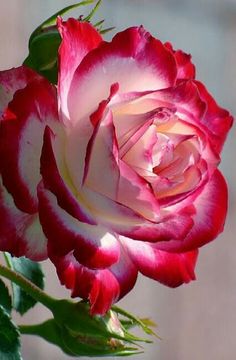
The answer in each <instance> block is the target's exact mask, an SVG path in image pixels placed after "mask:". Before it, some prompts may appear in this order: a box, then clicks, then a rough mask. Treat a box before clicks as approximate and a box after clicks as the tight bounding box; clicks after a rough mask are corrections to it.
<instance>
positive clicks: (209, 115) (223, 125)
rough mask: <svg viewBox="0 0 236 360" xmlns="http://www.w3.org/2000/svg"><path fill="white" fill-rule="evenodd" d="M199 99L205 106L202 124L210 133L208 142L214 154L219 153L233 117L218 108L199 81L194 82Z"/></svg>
mask: <svg viewBox="0 0 236 360" xmlns="http://www.w3.org/2000/svg"><path fill="white" fill-rule="evenodd" d="M195 84H196V85H197V88H198V91H199V92H200V96H201V98H202V99H203V100H204V101H205V102H206V104H207V111H206V114H205V116H204V117H203V119H202V123H203V124H204V125H205V126H206V128H207V129H208V132H210V135H209V141H210V143H211V144H212V145H213V148H214V149H215V151H216V152H220V151H221V149H222V146H223V144H224V142H225V139H226V136H227V133H228V131H229V129H230V128H231V126H232V123H233V117H232V116H231V115H230V114H229V112H228V111H227V110H225V109H222V108H221V107H219V106H218V104H217V103H216V101H215V100H214V99H213V97H212V96H211V95H210V94H209V92H208V91H207V89H206V88H205V86H204V85H203V84H202V83H201V82H200V81H195Z"/></svg>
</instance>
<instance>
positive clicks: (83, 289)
mask: <svg viewBox="0 0 236 360" xmlns="http://www.w3.org/2000/svg"><path fill="white" fill-rule="evenodd" d="M51 260H52V261H53V263H54V264H55V266H56V268H57V273H58V277H59V279H60V281H61V283H62V284H63V285H65V286H66V287H67V288H69V289H71V290H72V297H77V296H79V297H82V298H84V299H89V301H90V304H91V314H92V315H95V314H99V315H104V314H105V313H106V312H107V311H108V310H109V309H110V307H111V305H112V304H114V303H115V302H116V301H117V300H118V299H120V298H121V297H122V296H124V295H125V294H126V293H127V292H129V291H130V290H131V289H132V288H133V286H134V284H135V282H136V279H137V270H136V268H135V266H134V265H133V263H132V262H131V261H130V260H129V258H128V256H127V255H126V254H125V253H123V254H122V256H121V257H120V261H119V262H118V263H117V264H115V265H113V266H112V267H110V268H109V269H104V270H92V269H88V268H86V267H84V266H82V265H81V264H80V263H79V262H77V261H76V260H75V258H74V257H73V255H72V254H68V255H67V256H65V257H56V256H55V255H54V254H53V255H52V257H51Z"/></svg>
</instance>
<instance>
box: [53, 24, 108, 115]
mask: <svg viewBox="0 0 236 360" xmlns="http://www.w3.org/2000/svg"><path fill="white" fill-rule="evenodd" d="M57 24H58V30H59V32H60V34H61V37H62V42H61V45H60V48H59V79H58V91H59V107H60V109H61V112H62V114H63V116H64V120H69V117H68V109H67V101H68V98H67V96H68V92H69V89H70V85H71V81H72V78H73V75H74V72H75V70H76V68H77V67H78V65H79V64H80V62H81V61H82V60H83V58H84V57H85V55H86V54H87V53H88V52H90V51H91V50H92V49H94V48H96V47H97V46H98V45H99V43H100V42H101V41H102V37H101V35H100V34H99V32H98V31H97V30H96V29H95V28H94V27H93V26H92V25H91V24H89V23H88V22H86V21H85V22H82V21H78V20H76V19H73V18H70V19H68V20H67V21H62V19H61V18H60V17H59V18H58V20H57Z"/></svg>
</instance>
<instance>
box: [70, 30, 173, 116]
mask: <svg viewBox="0 0 236 360" xmlns="http://www.w3.org/2000/svg"><path fill="white" fill-rule="evenodd" d="M175 77H176V63H175V60H174V57H173V56H172V54H171V53H170V52H169V51H168V50H167V49H166V48H165V47H164V45H163V44H162V43H161V42H160V41H158V40H156V39H154V38H153V37H152V36H151V35H150V34H149V33H147V32H146V31H145V30H144V29H143V27H139V28H138V27H134V28H130V29H127V30H125V31H123V32H121V33H118V34H117V35H116V36H115V37H114V38H113V40H112V42H111V43H102V44H100V46H98V48H97V49H95V50H94V51H91V52H90V53H89V54H88V55H87V56H86V57H85V58H84V60H83V61H82V63H81V64H80V65H79V67H78V68H77V70H76V72H75V76H74V78H73V81H72V84H71V89H70V92H69V94H68V101H69V102H68V109H69V113H70V117H71V119H72V121H73V122H74V121H78V114H79V117H80V118H83V117H84V116H85V115H86V114H90V113H92V112H94V110H95V108H94V106H95V104H98V103H100V101H101V100H102V99H104V98H106V97H107V93H108V90H109V88H110V85H111V84H114V83H116V82H117V81H118V82H119V86H120V91H121V92H122V93H123V92H130V91H144V90H153V89H161V88H165V87H168V86H171V85H173V84H174V82H175ZM91 88H92V89H93V91H90V89H91Z"/></svg>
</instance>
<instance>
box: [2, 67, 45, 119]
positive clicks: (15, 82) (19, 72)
mask: <svg viewBox="0 0 236 360" xmlns="http://www.w3.org/2000/svg"><path fill="white" fill-rule="evenodd" d="M39 78H40V76H39V75H38V74H37V73H36V72H34V71H33V70H31V69H30V68H27V67H26V66H20V67H18V68H12V69H10V70H4V71H0V118H1V117H2V114H3V113H4V111H5V109H6V108H7V105H8V104H9V102H10V101H11V100H12V99H13V96H14V94H15V92H16V91H17V90H19V89H23V88H24V87H25V86H26V85H27V84H28V83H30V82H31V81H33V80H35V79H39Z"/></svg>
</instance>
